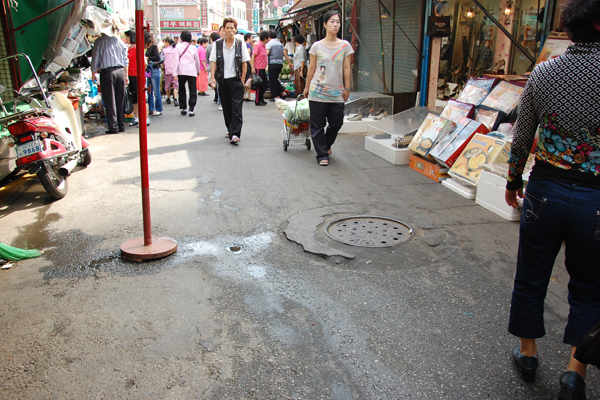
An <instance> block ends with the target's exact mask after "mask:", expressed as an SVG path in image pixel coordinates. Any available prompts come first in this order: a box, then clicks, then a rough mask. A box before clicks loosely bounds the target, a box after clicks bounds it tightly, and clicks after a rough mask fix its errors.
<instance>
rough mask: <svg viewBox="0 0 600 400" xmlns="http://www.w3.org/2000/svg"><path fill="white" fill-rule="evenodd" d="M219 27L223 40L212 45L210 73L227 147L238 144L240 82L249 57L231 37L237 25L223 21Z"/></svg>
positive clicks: (236, 40)
mask: <svg viewBox="0 0 600 400" xmlns="http://www.w3.org/2000/svg"><path fill="white" fill-rule="evenodd" d="M223 27H224V30H225V38H224V39H219V40H217V41H216V42H215V43H214V45H213V48H212V53H211V55H210V70H211V73H212V76H214V77H215V81H216V82H218V83H219V96H220V98H221V106H222V107H223V118H224V119H225V126H226V127H227V135H226V137H228V138H229V141H230V143H232V144H238V143H239V141H240V137H241V136H242V124H243V119H242V106H243V104H244V82H243V78H244V77H245V76H246V67H247V64H246V62H247V61H249V60H250V55H248V48H247V47H246V46H245V45H244V43H242V40H240V39H238V38H236V37H235V32H236V30H237V21H236V20H235V19H234V18H225V19H224V20H223ZM213 85H215V83H214V82H213Z"/></svg>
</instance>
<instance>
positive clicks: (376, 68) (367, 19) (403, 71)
mask: <svg viewBox="0 0 600 400" xmlns="http://www.w3.org/2000/svg"><path fill="white" fill-rule="evenodd" d="M382 4H383V5H385V7H387V9H388V10H389V11H390V13H393V0H382ZM381 11H382V15H386V13H385V12H384V7H383V6H382V7H381ZM378 14H379V3H378V0H361V1H360V12H359V15H360V17H359V24H358V33H359V35H360V38H361V40H362V43H363V45H364V47H363V46H361V45H360V44H359V49H358V51H357V59H358V73H357V86H358V91H360V92H380V93H383V92H384V91H385V90H384V86H383V82H382V77H383V70H384V68H383V66H384V67H385V83H386V86H387V91H388V92H389V93H392V92H394V93H401V92H413V91H414V90H415V80H416V78H415V76H414V75H413V73H412V70H414V69H416V68H417V62H418V60H419V54H418V53H417V51H416V50H415V49H414V48H413V46H412V45H411V44H410V42H409V41H408V40H407V38H406V37H405V36H404V35H403V34H402V32H401V31H400V29H398V27H397V26H396V32H395V35H396V41H395V48H396V49H395V52H394V53H395V54H394V71H392V53H393V52H392V44H393V40H392V36H393V34H394V26H393V25H394V21H393V19H392V18H391V17H389V16H387V17H385V18H381V37H382V38H383V54H384V62H385V64H383V63H382V60H381V41H380V33H379V17H378ZM420 20H421V4H420V2H418V1H414V0H396V21H397V22H398V24H399V25H400V26H401V27H402V29H403V30H404V32H405V33H406V34H407V35H408V37H409V38H410V39H411V41H412V42H413V43H414V44H415V46H418V44H419V37H420V35H419V33H420V31H419V28H420ZM373 64H375V65H373ZM392 73H393V74H394V85H393V87H392V79H391V78H392Z"/></svg>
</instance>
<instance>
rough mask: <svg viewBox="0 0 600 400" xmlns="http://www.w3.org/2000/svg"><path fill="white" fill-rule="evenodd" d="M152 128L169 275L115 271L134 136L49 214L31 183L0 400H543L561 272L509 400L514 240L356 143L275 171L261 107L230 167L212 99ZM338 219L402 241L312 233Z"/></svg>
mask: <svg viewBox="0 0 600 400" xmlns="http://www.w3.org/2000/svg"><path fill="white" fill-rule="evenodd" d="M165 108H166V109H165V112H164V115H163V116H161V117H157V118H153V120H152V124H151V126H150V129H149V148H150V149H149V157H150V188H151V190H150V192H151V210H152V228H153V233H154V234H155V235H157V236H169V237H172V238H174V239H176V240H177V241H178V244H179V249H178V251H177V253H176V254H174V255H173V256H171V257H168V258H166V259H163V260H159V261H155V262H151V263H142V264H136V263H131V262H127V261H124V260H122V259H120V258H119V250H118V249H119V246H120V245H121V244H122V243H123V242H125V241H126V240H129V239H131V238H133V237H137V236H141V235H142V217H141V205H140V204H141V196H140V183H139V158H138V153H137V148H138V138H137V135H136V131H135V130H133V129H128V130H127V132H126V133H124V134H119V135H107V136H104V135H100V136H96V137H93V138H92V139H91V140H90V141H91V145H92V147H91V149H92V152H93V158H94V159H93V162H92V164H91V165H90V166H89V167H88V168H86V169H81V170H78V171H75V172H74V173H73V175H72V176H71V177H70V178H69V185H70V192H69V194H68V195H67V197H66V198H65V199H63V200H61V201H59V202H55V203H49V202H48V201H47V198H46V196H45V193H44V192H43V189H42V188H41V186H40V185H38V184H37V183H35V181H34V182H33V183H31V182H27V183H24V184H23V185H22V188H23V189H22V190H17V191H15V192H14V194H13V195H11V196H9V198H7V199H5V200H4V201H3V203H2V204H1V205H0V241H1V242H3V243H8V244H11V245H14V246H18V247H37V248H40V249H43V250H44V256H43V257H42V258H38V259H34V260H27V261H23V262H19V263H17V264H16V265H15V266H14V267H13V268H12V269H10V270H7V271H2V272H1V273H0V301H1V302H2V304H3V306H2V307H0V321H1V322H2V323H1V324H0V338H1V339H0V342H1V350H0V351H1V353H0V370H1V371H2V372H3V379H2V380H0V399H115V398H122V399H195V398H197V399H405V398H412V399H486V398H491V399H524V398H527V399H548V398H555V396H556V393H557V389H558V377H559V376H560V373H561V371H562V369H563V368H564V366H565V363H566V359H567V356H568V352H569V349H568V347H567V346H565V345H563V344H562V343H561V339H562V329H563V325H564V324H565V322H566V316H567V312H568V305H567V301H566V285H567V275H566V273H565V271H564V267H563V260H562V259H559V260H558V261H557V266H556V268H555V272H554V274H553V278H552V282H551V283H550V287H549V292H548V298H547V303H546V324H547V335H546V337H545V338H544V339H542V340H541V341H540V359H541V361H540V369H539V371H538V378H537V381H536V382H535V383H534V384H525V383H523V382H522V381H521V380H520V379H519V378H518V376H517V374H516V371H515V368H514V366H513V365H512V364H511V360H510V351H511V349H512V347H513V346H514V345H515V343H517V340H516V339H515V338H513V337H512V336H510V335H509V334H508V333H507V332H506V325H507V318H508V311H509V306H510V294H511V289H512V278H513V274H514V264H515V257H516V250H517V239H518V224H516V223H510V222H506V221H504V220H502V219H501V218H499V217H497V216H495V215H494V214H491V213H490V212H488V211H486V210H484V209H483V208H481V207H479V206H477V205H475V204H474V202H473V201H469V200H465V199H463V198H461V197H459V196H457V195H455V194H454V193H452V192H449V191H448V190H447V189H446V188H444V187H442V186H441V185H439V184H436V183H434V182H433V181H430V180H428V179H427V178H425V177H423V176H421V175H419V174H417V173H416V172H414V171H412V170H410V169H409V168H408V167H404V166H403V167H396V166H392V165H390V164H388V163H387V162H385V161H384V160H382V159H379V158H378V157H376V156H374V155H372V154H370V153H368V152H366V151H365V150H364V135H359V134H352V135H340V136H339V138H338V141H337V143H336V144H335V146H334V148H333V151H334V154H333V157H332V162H331V164H330V166H329V167H327V168H322V167H318V166H317V165H316V163H315V159H314V153H313V152H309V151H307V150H306V149H305V148H303V147H301V146H292V147H290V148H289V150H288V151H287V152H284V151H283V149H282V142H281V133H280V130H281V124H282V120H281V117H280V115H279V113H278V112H277V111H276V110H275V109H274V106H273V105H272V104H270V105H268V106H267V107H254V106H252V105H250V106H245V109H244V113H245V114H244V115H245V125H244V130H243V136H242V143H241V144H240V146H239V147H234V146H231V145H229V144H228V143H227V141H226V139H224V138H223V135H224V133H225V131H224V128H223V127H224V124H223V121H222V116H221V113H220V112H219V111H217V109H216V106H214V105H213V103H212V102H211V101H210V97H207V98H200V99H199V105H198V107H197V115H196V117H194V118H189V117H182V116H180V115H179V113H178V110H177V109H175V108H173V107H172V106H166V107H165ZM352 214H375V215H383V216H386V217H390V218H395V219H398V220H401V221H404V222H406V223H407V224H409V225H410V226H411V227H412V228H413V229H414V232H415V234H414V237H413V238H412V239H411V240H410V241H408V242H406V243H404V244H402V245H399V246H397V247H389V248H380V249H372V248H360V247H352V246H347V245H344V244H341V243H337V242H334V241H333V240H332V239H330V238H328V237H327V236H326V235H325V234H324V233H323V231H322V228H323V224H324V223H327V222H329V221H331V220H332V219H334V218H337V217H341V216H347V215H352ZM291 236H293V238H292V237H291ZM290 239H293V240H290ZM231 246H240V247H241V249H242V250H241V252H240V253H238V254H236V253H235V252H232V251H230V250H229V249H230V247H231ZM311 246H316V247H318V248H317V249H316V251H314V252H313V253H311V252H308V251H305V249H307V250H311V251H313V250H315V249H314V248H311ZM321 250H324V251H321ZM345 255H352V256H353V258H352V257H346V256H345ZM598 376H599V375H598V372H597V371H596V370H595V369H593V370H592V369H590V371H589V377H588V398H598V397H600V384H599V379H598Z"/></svg>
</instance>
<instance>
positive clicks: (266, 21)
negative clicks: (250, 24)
mask: <svg viewBox="0 0 600 400" xmlns="http://www.w3.org/2000/svg"><path fill="white" fill-rule="evenodd" d="M282 19H287V17H277V18H263V20H262V23H263V24H265V25H278V24H279V21H280V20H282ZM238 30H239V29H238Z"/></svg>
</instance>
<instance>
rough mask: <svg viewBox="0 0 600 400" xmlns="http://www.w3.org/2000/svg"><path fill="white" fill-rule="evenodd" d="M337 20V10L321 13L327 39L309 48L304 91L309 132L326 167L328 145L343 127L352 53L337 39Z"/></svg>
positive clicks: (328, 152) (319, 161)
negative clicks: (308, 63) (308, 108)
mask: <svg viewBox="0 0 600 400" xmlns="http://www.w3.org/2000/svg"><path fill="white" fill-rule="evenodd" d="M340 19H341V16H340V13H339V12H338V11H337V10H330V11H327V13H325V16H324V17H323V25H324V26H325V31H326V32H327V36H325V38H324V39H322V40H319V41H318V42H316V43H314V44H313V45H312V46H311V48H310V67H309V69H308V76H307V77H306V87H305V88H304V95H305V96H307V95H308V100H309V104H310V133H311V136H312V141H313V145H314V148H315V151H316V152H317V162H318V163H319V165H321V166H327V165H329V156H330V155H331V146H332V145H333V143H335V139H336V138H337V134H338V132H339V130H340V128H341V127H342V125H343V124H344V103H345V102H346V101H347V100H348V96H349V95H350V78H351V70H350V57H349V56H350V55H351V54H353V53H354V50H353V49H352V46H351V45H350V43H348V42H347V41H346V40H341V39H338V37H337V33H338V31H339V29H340ZM326 125H327V130H325V126H326Z"/></svg>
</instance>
